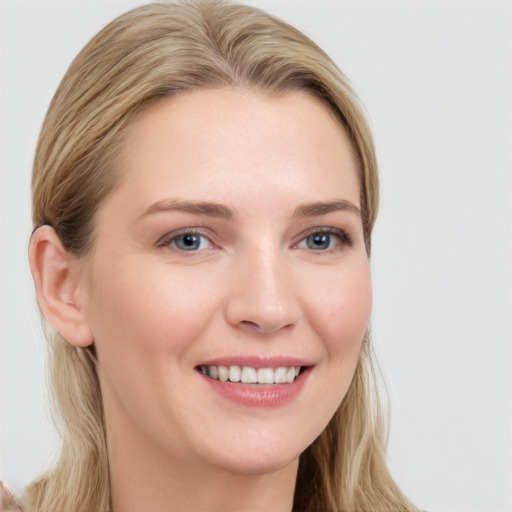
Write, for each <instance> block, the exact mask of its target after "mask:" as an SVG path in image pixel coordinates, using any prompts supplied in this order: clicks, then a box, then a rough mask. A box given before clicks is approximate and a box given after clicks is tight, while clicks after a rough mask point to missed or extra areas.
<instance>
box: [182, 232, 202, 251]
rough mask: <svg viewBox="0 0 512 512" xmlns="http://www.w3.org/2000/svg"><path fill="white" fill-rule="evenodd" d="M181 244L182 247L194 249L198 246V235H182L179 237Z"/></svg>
mask: <svg viewBox="0 0 512 512" xmlns="http://www.w3.org/2000/svg"><path fill="white" fill-rule="evenodd" d="M181 246H182V247H183V248H184V249H196V248H197V247H199V237H197V236H196V235H183V236H182V237H181Z"/></svg>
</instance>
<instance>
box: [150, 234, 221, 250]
mask: <svg viewBox="0 0 512 512" xmlns="http://www.w3.org/2000/svg"><path fill="white" fill-rule="evenodd" d="M187 235H188V236H191V237H198V238H203V239H205V240H208V243H209V244H210V246H214V245H215V244H214V243H213V242H212V241H211V239H210V237H209V236H208V235H206V234H205V233H204V232H203V231H201V230H198V229H194V228H186V229H182V230H180V231H174V232H172V233H169V234H167V235H165V236H163V237H162V238H161V239H160V240H159V241H158V242H157V247H169V246H172V247H173V248H174V249H176V250H178V251H182V252H197V249H190V250H188V251H187V249H181V248H180V247H177V246H176V241H177V240H179V239H180V238H184V237H185V236H187Z"/></svg>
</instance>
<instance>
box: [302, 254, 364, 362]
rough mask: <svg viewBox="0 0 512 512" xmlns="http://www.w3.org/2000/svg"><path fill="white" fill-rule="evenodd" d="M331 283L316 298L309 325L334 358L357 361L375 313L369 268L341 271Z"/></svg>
mask: <svg viewBox="0 0 512 512" xmlns="http://www.w3.org/2000/svg"><path fill="white" fill-rule="evenodd" d="M328 283H329V284H328V286H326V288H325V289H324V293H321V294H316V297H317V298H316V300H315V301H314V303H313V305H312V314H311V315H310V322H311V324H312V325H313V326H314V328H315V330H316V331H317V332H319V333H320V334H321V337H322V339H323V340H324V343H325V346H326V349H327V351H328V353H329V355H330V356H331V357H340V356H341V357H343V358H346V357H348V356H350V357H349V359H357V357H358V355H359V349H360V345H361V342H362V340H363V337H364V334H365V332H366V329H367V327H368V323H369V320H370V315H371V309H372V291H371V278H370V270H369V265H368V264H367V262H361V263H360V264H358V265H356V266H352V267H351V268H347V269H346V270H342V271H341V272H339V273H337V274H336V275H335V276H331V279H330V280H329V281H328Z"/></svg>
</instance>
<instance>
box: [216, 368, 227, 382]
mask: <svg viewBox="0 0 512 512" xmlns="http://www.w3.org/2000/svg"><path fill="white" fill-rule="evenodd" d="M217 371H218V373H219V380H220V381H222V382H227V381H228V379H229V370H228V369H227V368H226V367H225V366H218V367H217ZM212 378H215V377H212Z"/></svg>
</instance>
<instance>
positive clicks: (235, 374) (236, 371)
mask: <svg viewBox="0 0 512 512" xmlns="http://www.w3.org/2000/svg"><path fill="white" fill-rule="evenodd" d="M240 374H241V370H240V366H230V367H229V380H230V381H231V382H240V376H241V375H240Z"/></svg>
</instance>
